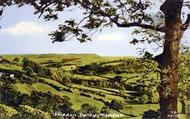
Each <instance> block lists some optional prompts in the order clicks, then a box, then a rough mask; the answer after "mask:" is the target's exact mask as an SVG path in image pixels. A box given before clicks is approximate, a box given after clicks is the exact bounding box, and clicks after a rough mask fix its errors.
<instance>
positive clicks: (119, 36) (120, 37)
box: [97, 31, 127, 41]
mask: <svg viewBox="0 0 190 119" xmlns="http://www.w3.org/2000/svg"><path fill="white" fill-rule="evenodd" d="M97 39H98V40H100V41H124V40H127V39H126V36H125V34H124V33H122V32H118V31H116V32H110V33H103V34H100V35H99V36H98V37H97Z"/></svg>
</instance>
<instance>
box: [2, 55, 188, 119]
mask: <svg viewBox="0 0 190 119" xmlns="http://www.w3.org/2000/svg"><path fill="white" fill-rule="evenodd" d="M2 57H3V58H4V59H6V60H8V61H10V62H11V63H0V70H5V71H16V72H17V71H18V72H19V73H23V74H22V75H21V77H22V78H17V77H15V78H13V79H9V78H8V79H7V80H8V81H9V80H10V81H12V80H13V81H14V82H9V84H10V85H11V86H12V87H13V89H14V90H15V91H17V92H20V93H21V95H22V94H24V95H28V96H31V95H32V92H33V91H36V92H42V93H48V92H51V94H53V95H58V96H60V97H64V96H67V97H69V101H70V102H71V103H72V106H71V108H72V109H73V110H74V111H79V110H80V109H81V106H82V105H83V104H85V103H87V104H89V105H91V106H93V107H96V108H97V111H98V112H100V111H101V109H102V107H104V106H108V105H106V104H111V102H112V101H113V100H117V101H119V102H120V103H122V109H119V110H117V109H115V108H110V109H109V113H112V114H122V115H123V117H120V118H122V119H127V118H129V119H139V118H142V116H143V113H144V112H145V111H148V110H155V111H157V110H158V109H159V105H158V102H157V103H155V104H152V103H150V102H149V101H150V100H149V99H148V100H149V101H147V102H144V103H139V102H138V101H139V98H140V96H141V95H143V94H144V92H143V91H147V90H146V88H144V87H143V88H144V89H137V88H138V87H137V88H133V87H135V86H138V85H139V84H138V83H137V82H138V81H140V80H142V81H144V83H142V84H141V85H144V86H146V85H153V84H151V81H149V80H150V79H149V78H144V73H143V72H142V73H139V72H138V73H135V71H134V72H133V71H131V69H130V68H131V67H132V66H134V67H135V68H136V67H137V66H136V64H130V63H129V64H127V65H126V66H125V67H122V66H123V64H122V63H125V60H132V59H135V58H131V57H101V56H98V55H95V54H65V55H62V54H45V55H3V56H2ZM15 57H17V58H19V59H20V61H19V62H16V63H15V62H13V59H14V58H15ZM24 57H25V58H28V59H30V60H31V61H32V62H35V63H38V64H39V65H40V66H41V67H45V68H47V69H49V70H50V71H51V72H54V75H56V77H58V79H57V78H55V79H53V78H51V77H48V76H41V75H39V74H38V72H35V73H34V74H33V75H32V76H28V75H27V76H25V75H26V74H25V70H24V69H23V62H22V59H23V58H24ZM93 63H97V64H99V65H98V66H101V67H100V71H101V68H105V67H106V68H107V67H108V70H107V69H105V70H107V71H106V72H104V73H102V72H99V73H97V74H95V73H96V72H98V71H96V68H95V69H93V68H92V71H90V72H92V73H89V72H87V73H86V74H85V73H84V74H82V73H77V72H76V69H78V68H80V67H82V66H86V65H90V66H91V65H92V66H93ZM54 65H55V66H57V65H58V66H59V67H55V66H54ZM110 67H114V69H113V71H111V70H112V69H109V68H110ZM115 67H116V68H117V67H119V68H118V70H116V71H115ZM135 68H134V69H135ZM81 69H82V68H81ZM136 69H138V70H139V68H138V67H137V68H136ZM83 70H84V71H86V69H83ZM83 70H81V71H83ZM60 72H61V73H60ZM94 72H95V73H94ZM65 74H67V75H65ZM23 76H25V78H23ZM116 76H119V77H122V79H121V82H120V83H119V84H115V83H117V81H115V80H116V79H115V77H116ZM156 76H157V74H150V75H149V77H153V78H156ZM27 77H28V78H27ZM66 77H69V78H66ZM21 79H22V80H21ZM27 80H31V81H28V82H29V83H28V82H27ZM64 80H66V81H65V82H64ZM67 80H70V81H67ZM68 82H69V83H68ZM4 83H6V82H5V81H4V80H1V81H0V84H1V87H2V85H3V84H4ZM114 85H116V86H114ZM118 85H119V86H118ZM139 90H142V92H139ZM141 93H142V94H141ZM5 105H6V103H5V104H4V103H3V102H2V105H0V111H2V110H3V109H4V110H9V111H11V115H13V114H14V113H16V110H17V109H16V108H15V107H12V106H10V105H6V106H5ZM178 105H179V106H178V107H179V110H181V104H180V103H179V104H178ZM1 108H3V109H1ZM33 108H34V107H33ZM9 111H7V113H10V112H9ZM179 112H180V111H179ZM0 116H1V115H0ZM185 118H186V116H185V115H183V114H180V119H185Z"/></svg>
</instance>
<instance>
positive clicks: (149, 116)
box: [142, 110, 160, 119]
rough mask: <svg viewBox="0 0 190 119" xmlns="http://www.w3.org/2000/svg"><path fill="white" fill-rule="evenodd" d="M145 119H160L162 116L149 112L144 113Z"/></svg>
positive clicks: (152, 111)
mask: <svg viewBox="0 0 190 119" xmlns="http://www.w3.org/2000/svg"><path fill="white" fill-rule="evenodd" d="M142 118H143V119H160V114H159V113H158V112H156V111H154V110H148V111H146V112H144V114H143V116H142Z"/></svg>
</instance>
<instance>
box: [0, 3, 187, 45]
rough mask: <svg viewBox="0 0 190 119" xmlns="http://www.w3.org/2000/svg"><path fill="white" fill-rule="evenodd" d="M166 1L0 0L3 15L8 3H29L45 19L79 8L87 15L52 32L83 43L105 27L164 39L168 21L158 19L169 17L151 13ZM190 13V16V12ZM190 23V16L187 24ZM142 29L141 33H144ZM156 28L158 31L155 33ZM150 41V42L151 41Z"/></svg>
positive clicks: (55, 38) (56, 36) (59, 37)
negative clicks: (128, 30) (131, 28)
mask: <svg viewBox="0 0 190 119" xmlns="http://www.w3.org/2000/svg"><path fill="white" fill-rule="evenodd" d="M176 2H180V3H181V2H183V3H182V4H183V6H184V7H187V8H190V2H189V1H188V0H179V1H176ZM160 3H162V4H163V3H164V1H162V0H158V1H153V0H1V1H0V15H2V14H3V9H4V8H5V7H6V6H11V5H15V4H16V5H18V7H21V6H23V5H26V4H29V5H31V6H33V7H34V8H35V12H34V14H39V17H41V16H43V17H44V19H45V20H57V19H58V13H59V12H62V11H64V10H68V8H71V9H75V8H77V9H79V10H80V11H81V12H82V14H83V18H82V19H80V20H78V18H68V19H67V20H65V21H64V23H63V24H60V25H59V26H58V29H57V30H56V31H54V32H52V33H51V34H50V35H51V36H52V40H53V42H56V41H57V42H62V41H66V40H70V39H72V38H74V37H75V38H77V40H79V41H80V42H85V41H88V40H91V39H90V36H91V35H93V34H94V33H95V32H96V31H98V30H101V29H103V28H105V27H114V26H116V27H139V28H141V29H137V30H135V31H134V33H135V34H139V33H145V34H149V39H148V38H147V37H146V38H145V37H144V38H143V39H141V40H137V39H134V40H133V41H132V43H134V44H135V43H138V42H144V41H146V40H150V39H151V40H152V39H156V40H153V41H156V42H157V41H160V40H162V38H163V37H161V36H162V35H163V34H160V33H164V32H165V24H164V23H159V24H155V17H156V18H158V19H157V21H159V20H162V21H164V20H163V19H164V18H165V16H164V13H163V11H161V10H160V11H158V13H157V14H156V15H155V16H154V17H153V16H152V15H151V13H150V11H151V10H152V8H153V7H160ZM188 16H190V15H188ZM189 22H190V17H188V20H187V21H186V23H184V27H185V24H186V25H187V24H188V23H189ZM140 31H141V32H140ZM153 31H154V32H153ZM148 42H150V41H148Z"/></svg>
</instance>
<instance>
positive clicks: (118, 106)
mask: <svg viewBox="0 0 190 119" xmlns="http://www.w3.org/2000/svg"><path fill="white" fill-rule="evenodd" d="M109 107H110V108H112V109H114V110H117V111H119V110H120V109H123V105H122V102H121V101H118V100H115V99H113V100H112V101H111V103H110V104H109Z"/></svg>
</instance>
